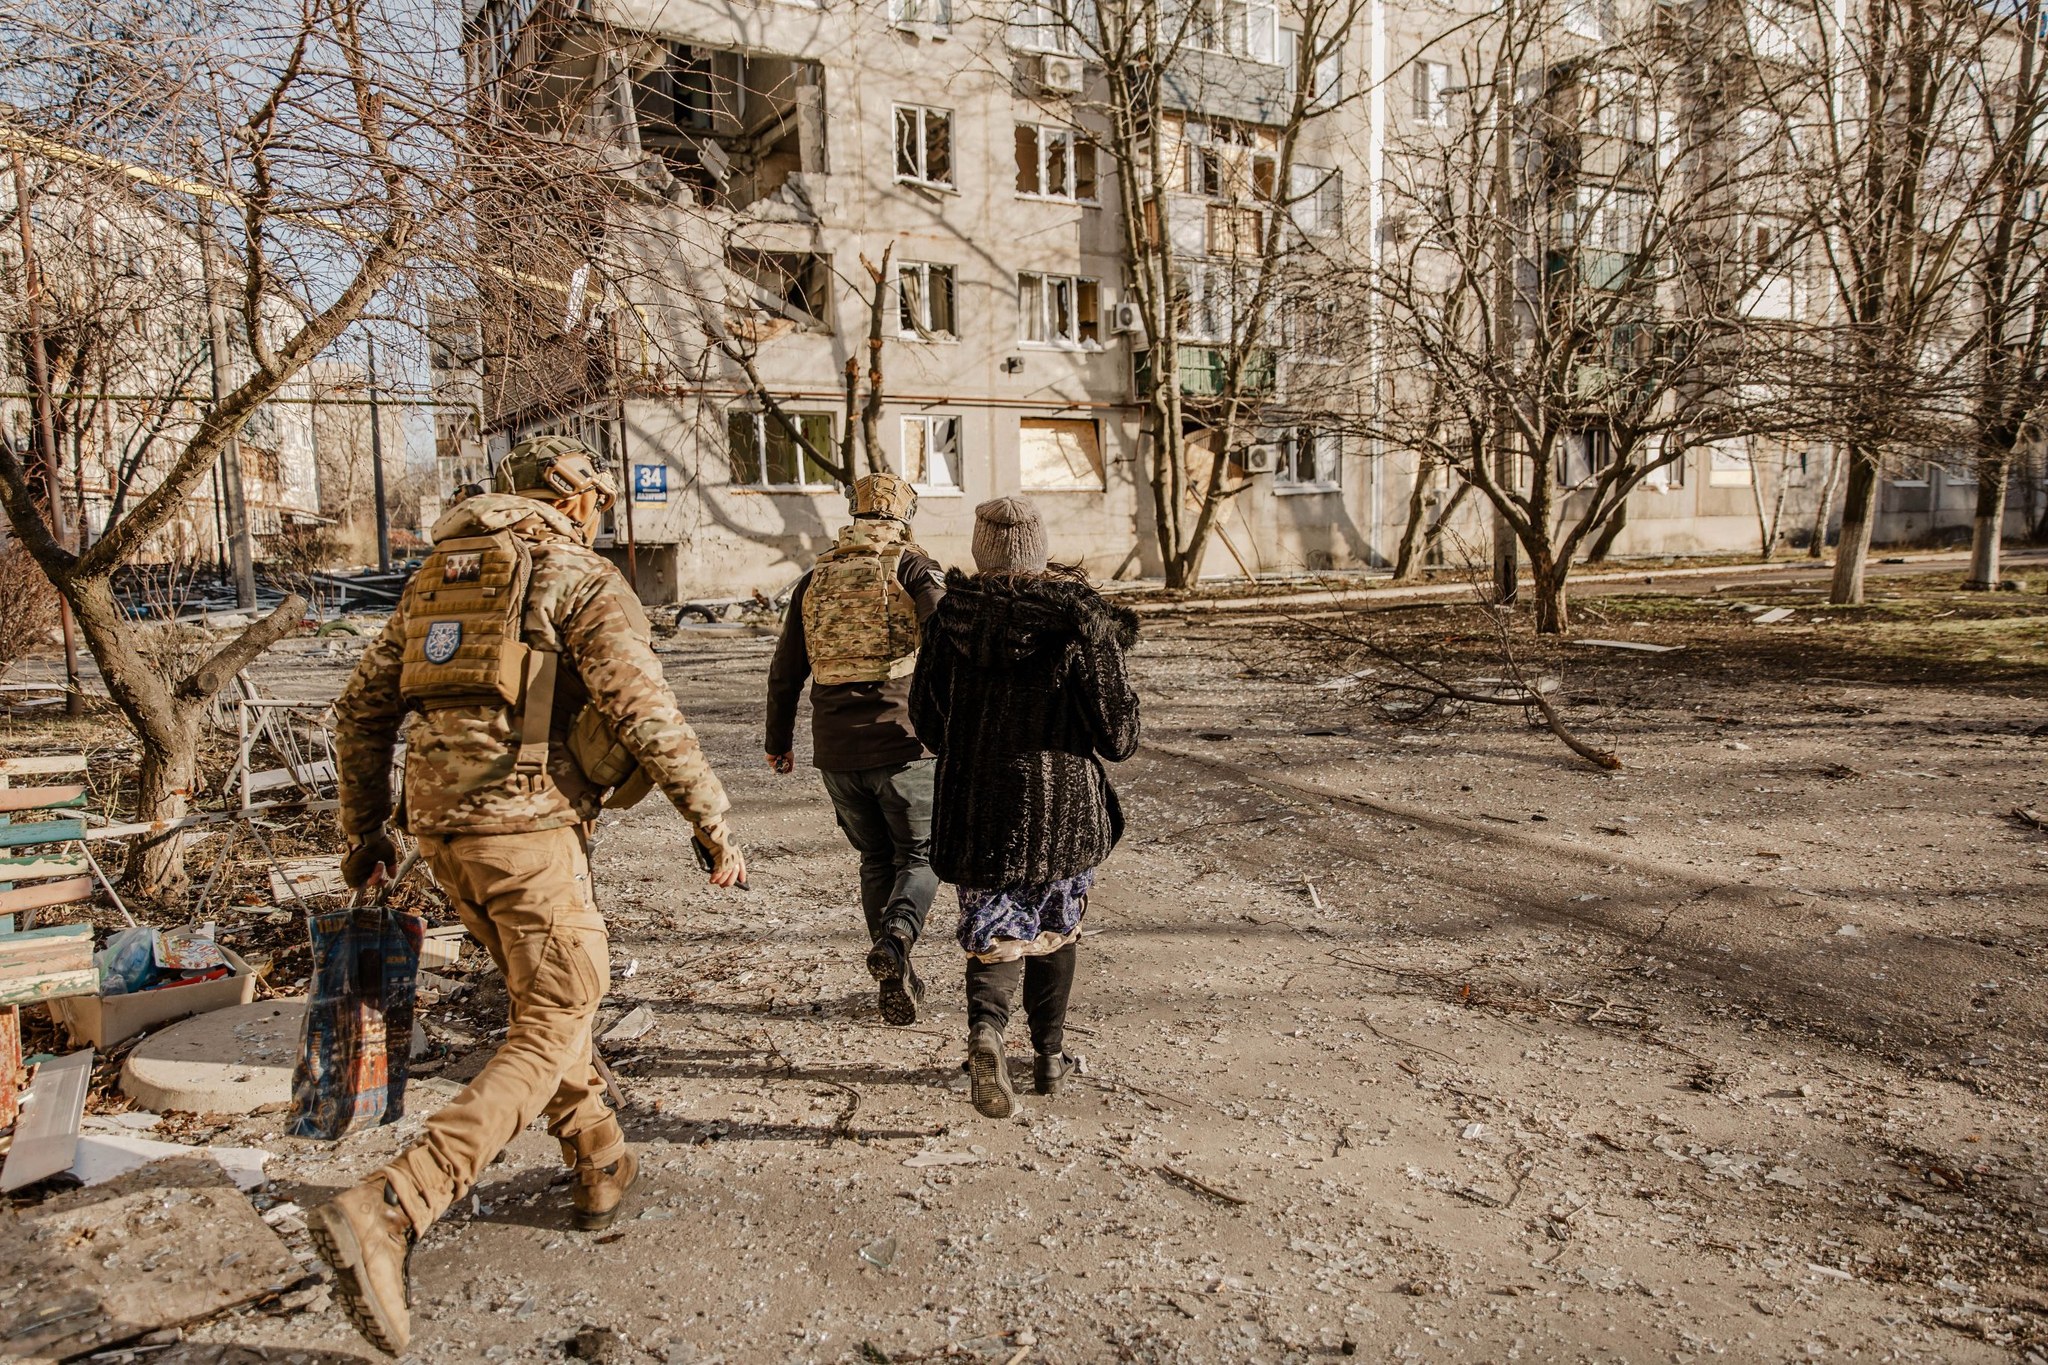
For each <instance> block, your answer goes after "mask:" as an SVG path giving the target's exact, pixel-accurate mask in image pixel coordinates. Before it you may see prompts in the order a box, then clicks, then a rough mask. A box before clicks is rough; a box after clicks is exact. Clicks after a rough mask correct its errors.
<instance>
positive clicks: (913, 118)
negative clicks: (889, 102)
mask: <svg viewBox="0 0 2048 1365" xmlns="http://www.w3.org/2000/svg"><path fill="white" fill-rule="evenodd" d="M896 178H897V179H898V180H899V181H908V182H910V183H912V184H917V185H940V186H944V187H946V188H948V189H950V188H951V187H952V184H953V115H952V112H951V111H950V110H946V109H927V108H925V107H923V106H922V105H915V104H899V105H897V106H896Z"/></svg>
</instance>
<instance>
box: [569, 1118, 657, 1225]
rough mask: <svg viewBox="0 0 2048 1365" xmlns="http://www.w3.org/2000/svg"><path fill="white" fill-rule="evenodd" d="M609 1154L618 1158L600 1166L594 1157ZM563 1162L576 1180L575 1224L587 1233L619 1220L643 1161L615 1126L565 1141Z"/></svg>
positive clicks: (572, 1194)
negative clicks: (628, 1145) (615, 1153)
mask: <svg viewBox="0 0 2048 1365" xmlns="http://www.w3.org/2000/svg"><path fill="white" fill-rule="evenodd" d="M606 1151H616V1152H617V1153H618V1155H617V1156H616V1157H614V1158H613V1159H612V1160H611V1161H609V1162H607V1163H605V1164H604V1165H602V1166H600V1165H599V1164H598V1163H597V1162H596V1160H594V1158H596V1157H598V1156H602V1155H603V1154H604V1153H605V1152H606ZM562 1160H564V1161H566V1162H568V1163H569V1166H570V1170H571V1173H572V1174H573V1176H574V1180H573V1181H572V1182H571V1185H570V1189H569V1199H570V1201H571V1202H572V1203H574V1204H575V1206H576V1217H575V1223H576V1226H577V1227H578V1228H580V1229H581V1230H583V1231H584V1232H601V1231H603V1230H604V1229H605V1228H608V1227H610V1226H611V1225H612V1224H613V1223H614V1222H616V1221H617V1220H618V1216H619V1206H620V1205H621V1204H623V1203H624V1202H625V1200H626V1195H627V1193H628V1192H629V1191H631V1190H632V1188H633V1186H634V1185H635V1184H637V1183H638V1182H639V1179H640V1158H639V1157H637V1156H634V1155H633V1151H632V1149H631V1148H629V1147H627V1146H626V1145H625V1134H623V1133H621V1132H620V1131H619V1127H618V1125H617V1124H616V1123H608V1124H605V1125H604V1126H603V1127H601V1128H594V1129H592V1130H590V1131H589V1132H586V1133H578V1134H577V1135H576V1136H575V1137H573V1138H564V1139H563V1140H562Z"/></svg>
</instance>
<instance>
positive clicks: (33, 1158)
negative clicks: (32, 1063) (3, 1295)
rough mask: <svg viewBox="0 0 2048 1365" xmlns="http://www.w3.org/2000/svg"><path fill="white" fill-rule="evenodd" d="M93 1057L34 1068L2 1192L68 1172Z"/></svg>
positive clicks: (0, 1178)
mask: <svg viewBox="0 0 2048 1365" xmlns="http://www.w3.org/2000/svg"><path fill="white" fill-rule="evenodd" d="M92 1056H93V1054H92V1049H91V1048H87V1049H85V1050H84V1051H83V1052H74V1053H72V1054H71V1055H70V1056H68V1057H60V1058H58V1059H57V1060H56V1061H53V1062H44V1063H43V1064H42V1065H41V1066H38V1067H37V1068H36V1076H35V1079H34V1080H33V1081H31V1082H29V1087H28V1089H27V1091H25V1092H24V1093H23V1094H22V1097H21V1117H20V1118H19V1119H17V1120H16V1121H15V1125H14V1141H13V1143H12V1144H11V1145H10V1146H9V1147H8V1149H7V1164H6V1166H5V1167H4V1168H0V1190H18V1189H20V1188H21V1187H22V1186H24V1185H33V1184H34V1183H35V1182H36V1181H38V1180H44V1179H47V1178H49V1177H50V1176H53V1175H56V1174H57V1173H58V1172H59V1171H62V1170H66V1169H68V1168H69V1167H70V1165H71V1162H72V1160H73V1159H74V1158H75V1157H76V1156H77V1155H78V1126H79V1124H80V1122H81V1121H82V1120H83V1119H84V1118H85V1094H86V1091H87V1090H89V1089H90V1088H91V1086H92ZM4 1339H5V1338H4V1337H0V1340H4Z"/></svg>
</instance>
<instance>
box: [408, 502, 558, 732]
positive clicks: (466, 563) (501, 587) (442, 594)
mask: <svg viewBox="0 0 2048 1365" xmlns="http://www.w3.org/2000/svg"><path fill="white" fill-rule="evenodd" d="M532 581H533V555H532V553H531V552H530V551H529V550H528V549H527V547H526V542H525V541H523V540H521V539H520V538H519V537H518V536H516V535H514V534H513V533H512V532H511V531H509V530H504V531H496V532H493V533H492V534H490V535H481V536H462V537H459V538H456V539H453V540H445V541H441V542H440V543H438V544H436V545H435V546H434V550H433V553H432V554H430V555H428V556H427V560H426V563H424V564H422V565H421V566H420V571H419V572H418V573H416V574H414V575H413V576H412V580H411V581H410V582H408V583H407V584H406V585H405V598H404V602H403V607H404V611H405V662H404V665H403V667H402V669H401V671H400V673H399V677H398V690H399V692H400V693H401V694H402V695H403V696H404V697H405V699H406V701H407V702H408V703H410V704H411V705H413V706H416V707H419V708H420V709H422V710H429V709H432V708H434V707H437V706H462V705H476V704H478V703H488V702H490V701H498V702H502V703H503V704H505V705H507V706H516V705H518V704H519V701H520V698H521V697H522V696H523V695H524V692H525V685H526V669H527V654H528V652H529V651H528V649H527V646H526V642H525V640H524V639H522V638H521V634H522V632H521V625H522V622H521V617H523V616H524V615H525V612H526V590H527V587H528V586H529V585H530V584H531V583H532Z"/></svg>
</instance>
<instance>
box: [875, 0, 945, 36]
mask: <svg viewBox="0 0 2048 1365" xmlns="http://www.w3.org/2000/svg"><path fill="white" fill-rule="evenodd" d="M889 22H890V23H891V24H892V25H894V26H895V27H897V28H930V29H951V28H952V27H953V0H889Z"/></svg>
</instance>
